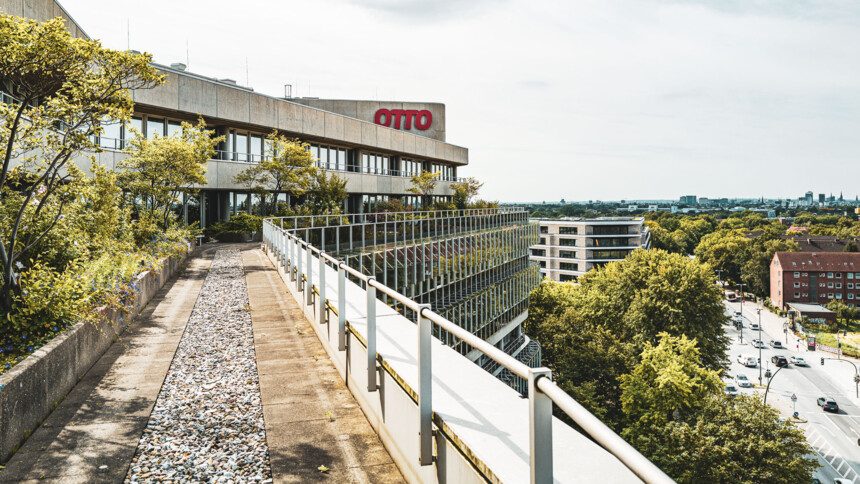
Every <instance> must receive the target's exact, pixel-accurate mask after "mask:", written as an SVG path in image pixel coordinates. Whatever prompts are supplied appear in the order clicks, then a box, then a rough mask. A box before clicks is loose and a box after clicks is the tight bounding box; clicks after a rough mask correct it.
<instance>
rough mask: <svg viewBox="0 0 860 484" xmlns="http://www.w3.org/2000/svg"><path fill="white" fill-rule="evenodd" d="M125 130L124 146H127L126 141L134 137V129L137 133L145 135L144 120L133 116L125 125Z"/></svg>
mask: <svg viewBox="0 0 860 484" xmlns="http://www.w3.org/2000/svg"><path fill="white" fill-rule="evenodd" d="M122 131H123V140H124V142H123V148H125V147H126V143H128V141H130V140H132V139H134V136H135V135H134V134H133V133H134V131H137V134H139V135H143V120H142V119H140V118H131V120H130V121H129V122H128V124H126V125H125V129H123V130H122Z"/></svg>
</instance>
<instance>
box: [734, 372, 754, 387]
mask: <svg viewBox="0 0 860 484" xmlns="http://www.w3.org/2000/svg"><path fill="white" fill-rule="evenodd" d="M735 383H737V385H738V386H739V387H741V388H752V386H753V384H752V382H751V381H750V379H749V378H747V376H746V375H744V374H743V373H738V374H737V376H736V377H735Z"/></svg>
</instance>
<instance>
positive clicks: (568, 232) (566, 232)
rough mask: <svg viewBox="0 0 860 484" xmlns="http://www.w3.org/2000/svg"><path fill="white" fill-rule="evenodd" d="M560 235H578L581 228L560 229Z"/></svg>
mask: <svg viewBox="0 0 860 484" xmlns="http://www.w3.org/2000/svg"><path fill="white" fill-rule="evenodd" d="M558 233H560V234H564V235H577V234H579V227H559V228H558Z"/></svg>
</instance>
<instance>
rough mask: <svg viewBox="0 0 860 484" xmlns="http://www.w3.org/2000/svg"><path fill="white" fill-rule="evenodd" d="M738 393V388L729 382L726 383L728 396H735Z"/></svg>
mask: <svg viewBox="0 0 860 484" xmlns="http://www.w3.org/2000/svg"><path fill="white" fill-rule="evenodd" d="M739 394H740V392H739V391H738V388H737V387H736V386H734V385H732V384H731V383H726V395H728V396H730V397H736V396H738V395H739Z"/></svg>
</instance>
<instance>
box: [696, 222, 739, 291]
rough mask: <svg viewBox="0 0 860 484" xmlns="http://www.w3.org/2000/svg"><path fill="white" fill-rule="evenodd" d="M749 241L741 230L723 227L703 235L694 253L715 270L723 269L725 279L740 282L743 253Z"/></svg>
mask: <svg viewBox="0 0 860 484" xmlns="http://www.w3.org/2000/svg"><path fill="white" fill-rule="evenodd" d="M749 243H750V240H749V239H748V238H747V237H746V236H745V235H744V234H743V233H742V232H741V231H739V230H728V229H722V230H717V231H716V232H713V233H711V234H708V235H706V236H704V237H702V240H701V242H699V245H698V246H697V247H696V250H695V252H694V253H695V254H696V258H697V259H699V261H701V262H704V263H707V264H709V265H710V266H711V268H712V269H713V270H718V269H719V270H721V271H723V276H722V278H723V280H726V281H735V282H740V278H741V265H742V264H743V261H742V254H743V253H744V251H745V250H746V248H747V244H749Z"/></svg>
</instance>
